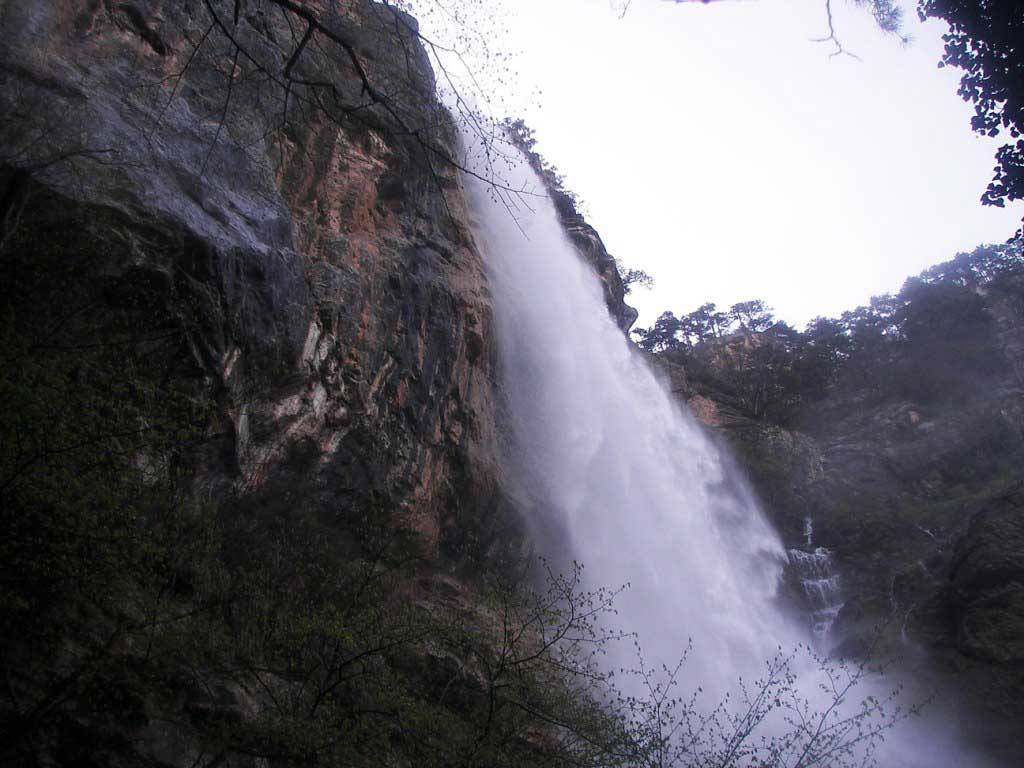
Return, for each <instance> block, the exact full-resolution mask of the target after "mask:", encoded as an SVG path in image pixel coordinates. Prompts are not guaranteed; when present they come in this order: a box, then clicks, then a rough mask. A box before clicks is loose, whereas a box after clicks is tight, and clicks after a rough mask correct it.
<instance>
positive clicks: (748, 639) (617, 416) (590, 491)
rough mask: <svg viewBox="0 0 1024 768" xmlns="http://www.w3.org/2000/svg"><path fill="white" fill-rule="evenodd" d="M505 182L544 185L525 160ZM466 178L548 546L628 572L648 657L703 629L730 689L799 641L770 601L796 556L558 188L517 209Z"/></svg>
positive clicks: (607, 575)
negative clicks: (591, 250) (619, 299)
mask: <svg viewBox="0 0 1024 768" xmlns="http://www.w3.org/2000/svg"><path fill="white" fill-rule="evenodd" d="M505 181H506V182H507V184H508V185H509V186H512V187H516V188H522V187H526V188H533V189H538V188H539V185H538V182H537V180H536V178H535V177H534V176H533V174H532V172H531V171H530V169H529V167H528V166H527V165H526V163H525V162H521V163H519V165H518V166H517V167H516V168H514V169H513V170H512V171H510V174H509V176H507V177H506V179H505ZM468 186H469V194H470V200H471V207H472V208H473V212H474V215H475V217H476V225H477V232H478V238H479V240H480V241H481V242H480V244H481V247H482V250H483V251H484V254H485V260H486V265H487V268H488V271H489V277H490V280H491V284H492V287H493V292H494V310H495V322H496V325H497V334H498V339H499V347H500V352H501V382H502V387H503V391H504V397H505V399H506V401H507V407H508V412H509V414H510V419H509V421H510V425H511V429H512V431H513V444H514V447H513V451H512V453H511V459H512V460H513V461H514V463H515V471H514V473H513V474H514V475H515V477H516V479H517V480H518V481H519V482H518V489H519V494H520V496H521V501H522V503H523V506H524V507H525V508H526V510H527V514H528V516H529V518H530V522H531V523H532V524H533V526H534V530H535V536H536V537H541V538H544V539H545V541H544V542H543V546H544V547H545V548H546V549H547V553H548V554H549V555H558V554H562V555H567V556H568V557H571V558H574V559H577V560H579V561H580V562H582V563H583V564H584V565H585V567H586V573H587V574H589V577H590V578H592V579H593V582H592V583H591V584H589V585H588V586H591V587H597V586H608V587H612V588H615V587H618V586H621V585H625V584H627V583H628V584H629V589H628V590H626V592H625V593H624V594H623V595H622V596H621V597H620V598H619V599H618V601H617V607H618V610H619V619H620V620H621V622H622V624H621V626H622V628H624V629H627V630H629V631H635V632H637V633H638V635H639V638H640V641H641V643H642V646H643V648H644V651H645V653H646V654H647V656H648V657H649V659H651V660H652V661H655V662H658V663H668V662H670V661H671V660H673V659H676V658H678V657H679V656H680V655H681V654H682V652H683V651H684V650H685V648H686V646H687V643H688V640H689V639H690V638H692V639H693V650H692V652H691V656H690V658H689V660H688V662H687V671H688V673H689V676H690V677H691V679H694V680H700V681H701V684H702V685H703V686H704V687H705V690H709V691H712V692H715V693H719V694H720V693H724V692H725V690H727V688H728V687H729V685H730V684H731V683H732V682H733V681H735V679H736V678H737V676H738V675H739V674H741V673H744V672H750V671H751V669H752V668H751V662H752V661H753V660H757V661H758V663H763V661H764V660H765V659H767V658H769V657H771V656H772V655H773V653H774V652H775V651H776V650H777V648H778V645H779V643H783V644H787V645H788V644H790V642H793V643H795V642H796V641H797V640H798V637H797V635H796V634H795V631H794V630H793V629H792V628H791V627H789V626H788V625H787V624H786V623H785V622H784V621H783V619H782V618H781V616H780V614H779V612H778V611H777V609H776V608H775V606H774V604H773V601H774V598H775V595H776V590H777V585H778V583H779V580H780V575H781V572H782V568H783V566H784V563H785V559H786V554H785V550H784V548H783V546H782V544H781V542H780V540H779V538H778V536H777V535H776V534H775V532H774V531H773V529H772V528H771V526H770V525H769V524H768V523H767V521H766V520H765V518H764V516H763V514H762V513H761V511H760V510H759V509H758V507H757V504H756V503H755V502H754V500H753V498H752V497H751V495H750V493H749V492H748V490H747V488H746V487H745V485H744V484H743V483H742V482H741V481H740V480H739V479H738V478H737V477H733V476H731V475H730V473H729V472H728V471H727V470H726V465H725V463H724V462H723V461H722V458H721V457H720V455H719V452H718V449H717V448H716V447H715V446H714V445H713V444H712V443H711V442H710V441H709V440H708V439H707V437H706V436H705V435H704V434H703V432H702V431H701V429H700V427H699V426H698V425H697V424H696V423H695V422H694V420H693V418H692V417H691V416H690V415H689V414H688V413H686V412H685V411H684V410H683V409H682V408H681V407H680V406H679V404H678V403H677V402H676V400H675V399H674V398H673V397H672V396H671V395H670V394H669V393H668V392H667V391H666V389H665V387H664V386H662V384H661V383H660V382H659V381H658V379H657V378H656V377H655V375H654V373H653V372H652V371H651V369H650V368H649V367H648V365H647V363H646V362H645V361H644V360H643V359H642V358H641V357H640V356H639V355H638V354H637V353H636V352H635V351H634V350H633V349H632V348H631V345H630V344H629V343H628V341H627V339H626V338H625V337H624V335H623V333H622V331H621V330H620V329H619V328H618V327H617V326H616V324H615V323H614V322H613V321H612V319H611V318H610V316H609V314H608V310H607V309H606V307H605V303H604V299H603V297H602V293H601V290H600V286H599V283H598V281H597V279H596V277H595V275H594V272H593V271H592V270H591V269H590V268H589V267H588V266H587V265H585V264H584V263H583V262H582V261H581V259H580V258H579V257H578V255H577V253H576V251H575V250H574V249H573V247H572V245H571V244H570V243H569V242H568V241H567V239H566V236H565V234H564V232H563V230H562V227H561V226H560V224H559V222H558V220H557V216H556V214H555V211H554V209H553V207H552V205H551V203H550V202H549V201H548V200H547V199H545V198H542V197H506V198H505V201H506V202H510V204H511V207H512V208H513V210H512V211H510V210H509V209H508V208H506V206H505V205H502V204H500V203H499V204H495V202H494V200H493V199H492V198H494V197H495V192H494V190H493V189H488V188H487V185H485V184H483V183H482V182H480V181H479V180H476V179H469V180H468ZM531 209H532V210H531ZM513 214H514V215H513ZM623 651H624V652H626V651H630V649H627V648H624V649H623ZM630 652H631V651H630ZM618 662H619V663H618V664H617V666H631V662H632V659H630V658H621V659H619V660H618Z"/></svg>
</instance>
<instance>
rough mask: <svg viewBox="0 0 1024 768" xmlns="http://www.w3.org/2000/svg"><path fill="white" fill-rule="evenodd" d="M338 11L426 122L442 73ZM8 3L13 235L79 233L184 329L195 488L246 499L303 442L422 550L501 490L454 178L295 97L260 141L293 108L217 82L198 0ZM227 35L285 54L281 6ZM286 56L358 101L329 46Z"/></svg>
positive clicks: (338, 481)
mask: <svg viewBox="0 0 1024 768" xmlns="http://www.w3.org/2000/svg"><path fill="white" fill-rule="evenodd" d="M243 5H245V4H243ZM350 5H351V8H350V9H349V10H348V11H347V13H348V14H349V17H348V19H347V23H348V27H347V29H348V31H349V32H350V33H351V35H352V39H353V40H354V41H355V42H354V45H355V50H356V51H357V53H358V55H359V56H361V57H362V58H363V59H364V60H365V66H366V67H367V68H368V69H369V71H370V73H371V75H373V76H374V77H376V78H378V79H379V81H381V82H395V83H397V82H398V81H399V80H400V81H401V82H402V83H403V85H404V87H405V88H406V89H408V90H409V91H410V92H411V93H412V94H413V95H412V96H410V100H409V103H410V104H419V105H421V110H422V114H419V115H410V116H409V119H419V120H422V121H428V120H434V118H435V114H434V113H435V112H437V110H439V109H440V108H439V106H438V105H437V104H436V102H435V101H434V98H433V73H432V72H431V70H430V67H429V65H428V63H427V62H426V59H425V54H423V52H422V50H421V49H420V48H419V46H418V45H416V44H415V41H413V40H412V39H411V37H410V35H409V34H408V33H403V32H402V29H403V27H402V25H400V24H399V23H398V21H396V17H395V13H397V12H395V11H392V10H390V9H387V8H384V7H383V6H379V5H376V4H372V3H356V4H350ZM0 14H2V16H0V18H2V24H3V37H4V52H3V54H2V56H0V78H2V82H0V86H2V87H0V110H2V111H3V112H4V113H5V114H7V115H8V116H10V117H11V119H8V120H5V121H4V124H3V126H2V128H0V140H2V145H3V147H5V150H4V155H3V156H2V157H0V161H3V162H4V163H6V168H7V170H6V171H5V172H4V179H5V181H6V184H5V187H4V197H5V199H6V200H7V204H8V205H12V206H15V207H16V208H17V211H18V215H19V217H20V222H21V225H22V226H25V227H49V226H52V225H53V224H54V223H57V224H61V223H65V224H66V223H68V222H77V224H75V226H80V227H81V228H82V231H83V238H86V239H90V240H91V241H93V242H96V243H100V244H105V245H104V249H105V251H106V253H107V255H106V257H105V258H104V260H103V264H102V266H100V267H97V269H101V270H102V271H104V273H105V274H106V275H107V276H108V277H110V280H114V278H115V276H116V281H117V283H118V285H119V289H118V290H120V291H121V292H122V293H123V294H125V295H129V294H130V295H133V296H135V297H136V298H138V297H144V299H145V300H146V301H149V302H153V304H154V311H157V308H158V307H159V311H162V312H166V313H168V314H169V315H172V316H174V317H176V318H177V319H178V322H179V324H181V325H182V326H183V327H184V326H187V329H188V344H187V346H188V348H187V349H186V350H175V351H174V352H173V353H171V352H168V354H174V355H175V356H179V357H183V358H186V359H188V360H189V361H190V363H189V365H190V366H191V367H190V368H189V372H188V375H189V376H190V377H192V378H193V379H195V380H196V381H198V382H200V383H201V385H202V386H203V387H205V389H206V391H208V392H209V393H211V395H212V396H214V397H216V398H217V399H218V401H219V402H220V403H221V408H220V412H219V417H218V418H219V421H220V427H219V429H220V431H222V432H223V433H224V438H223V450H221V451H220V452H214V453H212V454H211V455H210V456H208V457H207V459H208V460H207V461H206V463H205V466H204V468H203V477H202V479H201V482H202V483H203V484H205V485H208V486H209V487H211V488H218V487H220V488H225V489H227V488H232V489H239V488H255V487H259V486H260V485H261V484H262V483H264V482H265V481H266V479H267V477H268V476H269V475H270V474H272V473H273V472H275V471H277V469H278V468H280V467H282V466H283V465H284V463H285V462H284V458H285V457H286V456H287V455H288V454H289V453H290V452H291V451H292V450H293V449H294V448H295V446H303V445H310V446H312V447H313V449H314V450H315V451H316V453H317V455H318V457H319V458H318V463H317V467H318V469H317V473H318V476H319V477H321V478H322V488H323V499H322V503H323V504H324V505H325V507H345V506H349V505H350V504H351V503H352V502H353V501H354V500H357V499H359V498H364V497H366V495H367V494H378V495H381V496H383V497H386V498H387V499H388V500H389V501H391V502H393V503H394V504H396V505H397V506H398V507H399V508H401V509H403V510H404V512H405V514H406V516H407V519H408V524H409V525H410V526H411V527H413V528H415V529H416V530H418V531H419V532H421V533H422V534H424V535H425V536H426V537H427V538H428V539H429V540H430V541H431V542H432V545H433V546H434V547H435V549H436V548H439V547H441V546H442V545H443V542H442V539H443V538H444V535H445V534H444V531H445V530H448V529H452V530H454V529H455V528H457V527H458V520H457V518H458V517H459V516H460V515H463V514H465V515H467V516H469V517H473V516H476V515H477V514H478V513H479V512H480V511H481V506H480V505H484V506H486V505H487V504H489V503H490V502H491V501H492V498H493V495H494V493H495V485H494V478H495V469H494V466H493V459H492V453H493V451H492V445H493V438H494V435H493V431H494V426H493V408H492V393H491V378H492V376H491V366H492V357H493V355H492V348H491V344H492V340H491V335H490V332H489V330H490V299H489V296H488V290H487V286H486V283H485V280H484V277H483V271H482V266H481V262H480V256H479V254H478V253H477V252H476V250H475V247H474V245H473V243H472V238H471V236H470V233H469V229H468V225H467V224H466V219H465V216H464V211H463V208H462V201H461V192H460V191H459V183H458V178H457V174H456V171H455V170H454V169H453V168H452V167H450V166H444V165H443V164H441V167H437V168H432V167H430V165H429V164H428V163H426V162H425V161H424V160H423V158H422V152H420V151H419V150H418V149H417V147H416V146H415V145H414V144H410V142H409V141H408V140H407V137H406V138H401V137H398V136H396V133H395V132H394V131H392V130H389V126H388V125H387V123H386V119H385V117H381V116H379V115H378V114H377V113H376V112H374V111H373V110H366V115H365V119H359V120H350V121H344V120H339V119H329V115H328V114H326V113H324V112H318V111H316V110H311V111H309V110H307V111H301V110H300V108H299V107H298V106H296V102H298V98H297V97H296V98H295V99H294V100H293V101H292V104H291V107H292V108H293V109H295V110H297V111H296V112H295V114H294V115H292V116H291V119H290V120H288V122H287V124H286V125H285V127H284V128H283V129H282V130H274V129H275V128H276V127H277V126H276V125H275V123H276V122H277V121H280V120H283V119H284V113H283V112H281V111H280V110H282V109H284V110H287V109H288V108H289V104H288V102H287V101H286V102H283V103H277V102H272V103H268V102H267V101H266V100H267V99H268V97H269V96H268V87H269V86H268V84H267V83H262V84H261V83H260V82H259V78H248V79H240V80H239V82H237V83H232V84H231V85H230V87H229V85H228V84H229V82H230V80H229V78H227V77H226V76H225V75H226V73H225V72H223V71H221V70H222V69H223V66H221V65H223V64H224V61H225V59H224V58H223V54H224V51H225V50H228V53H230V50H229V49H225V48H224V46H225V45H226V43H225V40H224V39H223V37H221V38H217V34H216V28H215V27H212V26H211V21H210V19H209V18H208V17H207V14H206V12H205V10H204V7H203V6H202V4H201V3H177V2H173V3H172V2H162V1H160V0H152V1H151V2H145V1H140V2H135V3H101V2H89V3H81V4H77V3H62V2H44V3H29V4H5V5H4V6H3V9H2V11H0ZM406 21H408V19H407V18H406ZM211 29H212V30H213V31H211ZM395 30H398V32H395ZM385 32H386V34H385ZM204 33H205V34H206V37H205V38H204ZM236 34H238V35H239V36H240V39H242V40H244V41H245V43H246V44H247V45H248V46H250V48H251V50H254V51H258V52H261V53H262V54H265V55H267V56H268V57H270V59H273V57H274V56H278V57H280V59H281V60H285V59H287V57H288V55H289V54H290V53H291V52H292V51H293V50H294V47H295V41H293V40H292V37H291V35H292V31H291V30H290V29H289V28H288V26H287V24H286V20H285V19H284V17H283V15H282V14H281V13H280V12H277V13H273V12H272V9H261V8H259V7H256V6H251V7H250V6H248V5H245V7H244V9H243V12H242V14H241V18H240V19H239V20H238V22H237V30H236ZM403 35H404V37H403ZM199 40H206V41H207V42H206V46H207V47H206V48H203V49H200V50H198V53H196V49H197V46H196V43H197V41H199ZM218 46H219V47H218ZM405 48H407V50H406V51H405V52H406V53H407V54H408V56H406V55H402V56H401V57H400V58H399V57H398V55H397V54H398V53H399V51H400V50H404V49H405ZM204 57H207V58H204ZM218 57H219V58H218ZM230 60H231V59H230V56H228V58H227V59H226V61H227V62H228V63H229V64H230ZM297 67H298V70H302V74H303V76H304V77H306V78H308V79H314V78H318V77H319V78H324V79H330V80H331V81H333V82H334V83H336V87H337V88H339V89H340V90H341V91H342V92H344V91H353V92H356V93H358V89H359V88H360V83H359V79H358V77H357V74H356V72H355V71H353V69H352V68H351V66H347V65H346V61H345V60H344V57H343V56H340V55H336V56H334V57H332V56H329V55H319V54H317V55H314V54H313V53H312V52H311V53H310V54H309V55H306V56H303V58H302V59H301V60H300V61H299V62H298V64H297ZM298 70H297V71H298ZM182 75H184V76H182ZM270 95H272V93H271V94H270ZM40 136H43V139H40V138H39V137H40ZM438 141H440V142H441V146H448V147H449V148H451V147H453V146H454V143H453V142H454V138H453V135H452V134H451V132H450V131H449V132H448V134H447V135H441V136H440V137H439V138H438Z"/></svg>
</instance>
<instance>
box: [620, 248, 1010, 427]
mask: <svg viewBox="0 0 1024 768" xmlns="http://www.w3.org/2000/svg"><path fill="white" fill-rule="evenodd" d="M1021 275H1024V257H1022V255H1021V251H1020V248H1019V247H1017V246H1015V245H1003V246H987V247H982V248H978V249H977V250H975V251H974V252H972V253H970V254H960V255H959V256H957V257H956V258H955V259H953V260H952V261H949V262H945V263H943V264H939V265H937V266H934V267H932V268H931V269H929V270H927V271H925V272H924V273H922V274H921V275H920V276H919V277H916V278H911V279H910V280H907V282H906V284H905V285H904V286H903V288H902V289H901V290H900V292H899V293H898V294H895V295H886V296H876V297H874V298H873V299H872V300H871V303H870V304H868V305H866V306H862V307H857V308H856V309H854V310H850V311H848V312H844V313H843V315H842V317H839V318H834V319H833V318H822V317H819V318H816V319H814V320H813V321H811V322H810V323H809V324H808V326H807V328H806V329H805V330H804V331H803V332H799V331H797V330H795V329H793V328H790V327H789V326H787V325H786V324H785V323H782V322H776V321H775V319H774V318H773V317H772V315H771V313H770V311H769V310H768V308H767V307H766V306H765V304H764V302H761V301H748V302H742V303H739V304H735V305H733V306H732V307H731V308H730V309H729V311H727V312H720V311H718V310H717V309H716V307H715V305H714V304H704V305H703V306H701V307H699V308H697V309H696V310H694V311H693V312H690V313H689V314H687V315H683V316H682V317H676V316H675V315H674V314H673V313H671V312H665V313H663V314H662V315H661V316H660V317H659V318H658V319H657V321H656V322H655V324H654V325H653V326H652V327H650V328H646V329H645V328H641V329H637V330H636V331H634V334H635V335H636V336H637V337H638V343H639V344H640V346H641V347H642V348H643V349H645V350H646V351H648V352H654V353H661V354H665V355H667V356H669V357H670V358H673V359H675V360H677V361H679V362H681V363H683V364H684V365H685V366H686V367H687V371H688V373H689V375H690V377H691V378H692V379H696V380H698V381H699V380H701V379H704V380H707V381H709V382H711V383H713V384H714V385H716V386H717V387H719V388H721V389H723V390H724V393H725V394H726V395H729V396H732V397H733V398H734V399H735V400H736V402H737V404H738V405H739V406H740V407H741V409H742V410H744V411H746V412H747V413H748V414H750V415H751V416H754V417H756V418H767V419H769V420H772V421H775V422H778V423H786V422H787V420H788V418H789V417H790V416H792V414H793V413H794V412H795V410H796V408H797V406H798V405H799V404H800V403H801V402H804V401H808V400H818V399H821V398H823V397H824V396H825V395H826V393H827V392H828V391H829V390H830V388H833V387H837V386H845V387H854V388H857V389H859V390H861V391H864V392H867V393H869V396H870V397H872V398H876V399H877V398H882V397H887V396H897V397H902V398H907V399H911V400H917V401H921V402H933V401H937V400H943V399H945V400H956V399H958V398H961V397H963V396H964V395H965V394H967V393H968V392H969V391H970V389H971V387H973V386H976V385H977V384H978V382H980V381H984V380H985V379H986V378H987V377H990V376H992V375H993V374H995V373H997V372H998V371H999V370H1000V368H1001V367H1002V366H1004V365H1006V361H1005V359H1004V356H1003V355H1002V353H1001V352H1000V350H999V348H998V343H997V335H996V331H997V328H996V323H995V319H994V316H993V313H992V311H991V303H992V301H993V298H994V297H999V298H1001V299H1003V300H1006V301H1007V302H1009V303H1010V305H1011V306H1020V305H1021V303H1022V301H1024V296H1022V290H1021V285H1020V281H1019V278H1020V276H1021Z"/></svg>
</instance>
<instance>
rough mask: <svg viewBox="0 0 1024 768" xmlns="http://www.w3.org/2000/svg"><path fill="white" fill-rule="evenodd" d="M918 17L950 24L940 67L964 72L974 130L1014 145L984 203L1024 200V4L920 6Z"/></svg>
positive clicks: (952, 0) (1002, 155)
mask: <svg viewBox="0 0 1024 768" xmlns="http://www.w3.org/2000/svg"><path fill="white" fill-rule="evenodd" d="M918 14H919V15H920V17H921V19H922V20H924V19H928V18H933V19H942V20H943V21H945V22H946V23H947V24H949V32H947V33H946V34H945V35H944V36H943V40H944V41H945V43H946V49H945V53H944V55H943V57H942V62H941V63H940V66H946V65H949V66H954V67H959V68H960V69H962V70H963V72H964V74H963V77H962V78H961V80H960V89H959V93H960V96H962V97H963V99H964V100H965V101H967V102H969V103H971V104H973V105H974V117H972V118H971V127H972V128H973V129H974V130H975V131H977V132H978V133H981V134H984V135H986V136H999V135H1002V134H1003V133H1004V132H1006V133H1008V134H1009V136H1010V138H1011V139H1012V141H1010V142H1007V143H1006V144H1003V146H1001V147H1000V148H999V150H998V152H997V153H996V167H995V175H994V177H993V179H992V182H991V183H990V184H989V186H988V189H987V190H985V193H984V194H983V195H982V198H981V200H982V202H983V203H985V204H986V205H996V206H999V207H1002V206H1004V205H1005V204H1006V203H1007V202H1012V201H1014V200H1020V199H1022V198H1024V138H1022V137H1021V133H1022V131H1024V2H1021V1H1020V0H920V2H919V3H918ZM1020 234H1021V233H1020V232H1018V236H1020Z"/></svg>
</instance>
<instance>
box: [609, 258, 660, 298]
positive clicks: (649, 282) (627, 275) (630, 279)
mask: <svg viewBox="0 0 1024 768" xmlns="http://www.w3.org/2000/svg"><path fill="white" fill-rule="evenodd" d="M617 266H618V267H619V274H620V275H621V276H622V292H623V294H625V295H627V296H628V295H629V293H630V292H631V291H632V290H633V286H639V287H640V288H651V287H653V286H654V278H653V277H651V276H650V275H649V274H647V272H645V271H644V270H642V269H632V268H623V267H622V266H621V265H617Z"/></svg>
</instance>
